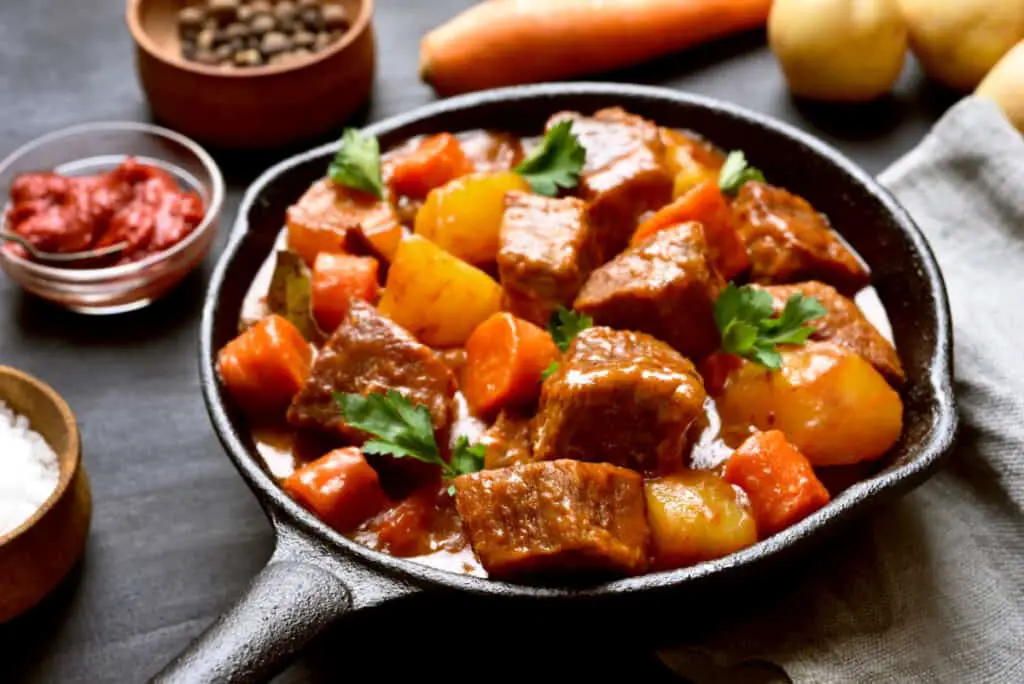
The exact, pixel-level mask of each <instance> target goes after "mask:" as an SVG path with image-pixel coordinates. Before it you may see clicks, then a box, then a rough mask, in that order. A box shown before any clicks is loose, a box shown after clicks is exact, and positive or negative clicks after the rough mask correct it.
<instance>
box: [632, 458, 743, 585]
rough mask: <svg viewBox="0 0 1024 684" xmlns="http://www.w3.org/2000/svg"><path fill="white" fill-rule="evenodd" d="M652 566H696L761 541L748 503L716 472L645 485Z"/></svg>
mask: <svg viewBox="0 0 1024 684" xmlns="http://www.w3.org/2000/svg"><path fill="white" fill-rule="evenodd" d="M644 494H645V495H646V498H647V522H648V524H649V525H650V528H651V541H652V548H653V552H654V564H655V566H656V567H658V568H661V569H667V568H678V567H683V566H685V565H693V564H694V563H699V562H701V561H705V560H711V559H713V558H720V557H722V556H727V555H729V554H730V553H733V552H735V551H739V550H740V549H742V548H745V547H747V546H750V545H751V544H753V543H754V542H756V541H757V526H756V524H755V522H754V518H753V516H752V515H751V513H750V511H749V509H748V507H747V504H746V501H745V500H744V499H742V498H741V495H740V494H739V493H738V492H737V491H736V489H735V488H733V486H732V485H730V484H729V483H728V482H726V481H725V480H723V479H722V478H720V477H718V475H715V474H714V473H712V472H708V471H700V470H691V471H687V472H683V473H678V474H675V475H670V476H668V477H662V478H658V479H648V480H646V481H644Z"/></svg>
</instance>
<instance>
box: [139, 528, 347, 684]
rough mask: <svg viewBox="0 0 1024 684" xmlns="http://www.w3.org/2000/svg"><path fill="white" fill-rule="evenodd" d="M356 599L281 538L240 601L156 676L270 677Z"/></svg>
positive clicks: (163, 679)
mask: <svg viewBox="0 0 1024 684" xmlns="http://www.w3.org/2000/svg"><path fill="white" fill-rule="evenodd" d="M351 605H352V600H351V597H350V595H349V591H348V589H347V587H346V586H345V585H344V584H343V583H342V581H341V580H340V579H339V578H338V577H337V576H336V575H335V574H333V573H332V572H329V571H328V570H326V569H324V568H323V567H321V566H319V565H315V564H313V563H310V562H307V561H303V560H297V559H295V558H294V554H293V553H292V551H291V549H290V548H288V545H282V544H280V543H279V544H278V546H277V548H276V549H275V551H274V555H273V556H271V558H270V561H269V562H268V563H267V565H266V567H264V568H263V570H261V571H260V573H259V574H258V575H257V576H256V577H255V578H254V579H253V581H252V583H251V584H250V585H249V588H248V589H247V590H246V592H245V593H244V594H243V595H242V596H241V597H240V598H239V599H238V601H237V602H236V603H235V605H234V606H232V607H231V608H229V609H228V610H227V611H226V612H225V613H224V614H222V615H221V616H220V617H219V618H217V620H216V621H215V622H214V623H213V624H212V625H210V626H209V627H208V628H207V629H206V631H204V632H203V633H202V634H200V635H199V637H198V638H196V640H195V641H193V642H192V643H191V644H190V645H189V646H188V648H186V649H185V650H184V651H183V652H182V653H181V654H180V655H178V657H176V658H175V659H174V660H173V661H171V662H170V663H169V664H168V665H167V666H166V667H164V669H163V670H161V671H160V672H159V673H158V674H157V675H156V676H155V677H154V678H153V679H151V680H150V681H151V682H154V683H155V684H172V683H173V684H179V683H185V682H187V683H188V684H198V683H201V682H202V683H205V682H232V683H241V682H263V681H267V680H269V679H270V678H271V677H273V676H274V675H275V674H277V673H278V672H279V671H280V670H282V669H283V668H284V667H285V666H286V665H287V664H288V663H289V662H290V661H291V660H292V658H293V657H294V656H295V655H296V654H297V653H298V651H299V650H300V649H301V648H302V647H303V646H304V645H305V644H306V643H308V642H309V641H310V640H311V639H312V638H313V637H315V636H316V635H317V634H319V633H320V632H322V631H323V630H324V629H325V628H326V627H328V626H329V625H330V624H331V623H333V622H334V621H336V620H337V619H338V618H340V617H341V616H342V615H344V614H345V613H346V612H347V611H348V610H349V608H350V607H351Z"/></svg>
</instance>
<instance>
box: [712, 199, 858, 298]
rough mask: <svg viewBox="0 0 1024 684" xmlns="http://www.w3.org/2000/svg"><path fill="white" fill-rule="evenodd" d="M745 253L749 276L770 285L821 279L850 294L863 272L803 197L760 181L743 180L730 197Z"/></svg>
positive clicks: (821, 217)
mask: <svg viewBox="0 0 1024 684" xmlns="http://www.w3.org/2000/svg"><path fill="white" fill-rule="evenodd" d="M732 208H733V217H734V219H735V221H736V228H737V230H739V232H740V236H741V237H742V238H743V241H744V242H745V243H746V245H747V251H748V252H749V254H750V262H751V269H750V279H751V280H752V281H754V282H756V283H763V284H765V285H772V284H776V283H792V282H797V281H801V280H821V281H824V282H826V283H828V284H830V285H833V286H834V287H835V288H836V289H838V290H839V291H840V292H842V293H843V294H847V295H853V294H856V292H857V291H858V290H860V289H861V288H863V287H864V286H866V285H867V284H868V273H867V271H866V270H865V269H864V266H863V265H861V263H860V261H859V260H858V259H857V257H856V256H855V255H854V254H853V252H851V251H850V250H849V249H847V247H846V245H844V244H843V243H842V241H841V240H840V239H839V236H838V235H837V234H836V233H835V232H834V231H833V230H832V228H831V227H830V226H829V225H828V221H827V220H826V219H825V217H824V216H822V215H821V214H819V213H818V212H816V211H815V210H814V207H812V206H811V205H810V204H809V203H808V202H807V200H805V199H803V198H802V197H798V196H797V195H794V194H792V193H790V192H788V191H786V190H783V189H782V188H776V187H773V186H771V185H767V184H765V183H757V182H750V183H746V184H745V185H744V186H743V188H742V189H741V190H740V192H739V194H738V195H737V196H736V200H735V201H734V202H733V207H732Z"/></svg>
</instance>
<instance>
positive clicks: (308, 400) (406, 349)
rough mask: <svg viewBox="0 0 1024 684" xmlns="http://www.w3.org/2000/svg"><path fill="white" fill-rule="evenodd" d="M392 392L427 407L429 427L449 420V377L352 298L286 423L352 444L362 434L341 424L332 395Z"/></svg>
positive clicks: (428, 354) (434, 359)
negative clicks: (322, 431) (331, 434)
mask: <svg viewBox="0 0 1024 684" xmlns="http://www.w3.org/2000/svg"><path fill="white" fill-rule="evenodd" d="M389 389H394V390H398V391H399V392H401V393H402V394H404V395H405V396H406V397H407V398H408V399H409V401H411V402H412V403H413V404H423V405H425V406H426V407H427V408H428V409H430V416H431V418H432V420H433V423H434V429H435V430H437V431H439V432H443V431H444V430H445V429H446V428H447V427H448V424H449V422H450V421H451V415H452V407H451V404H452V398H453V397H454V396H455V377H454V375H453V374H452V371H451V370H450V369H449V368H448V366H447V365H446V364H445V363H444V361H442V360H441V359H440V358H439V357H438V356H437V354H435V353H434V352H433V351H432V350H431V349H430V348H429V347H426V346H424V345H423V344H420V343H419V342H418V341H417V340H416V339H415V338H414V337H413V336H412V335H410V334H409V333H408V332H406V331H405V330H403V329H402V328H401V327H399V326H398V325H396V324H395V323H392V322H391V321H390V320H388V319H387V318H385V317H384V316H382V315H380V314H379V313H377V310H376V309H375V308H373V307H372V306H370V305H369V304H367V303H365V302H362V301H359V300H356V299H353V300H352V305H351V307H350V308H349V311H348V315H347V316H346V317H345V320H344V321H343V322H342V324H341V325H340V326H338V329H337V330H335V331H334V334H333V335H331V337H330V338H329V339H328V340H327V342H326V343H324V346H323V348H322V349H321V350H320V353H319V354H318V355H317V357H316V361H314V363H313V369H312V372H311V373H310V376H309V379H308V380H307V381H306V385H305V387H303V388H302V391H300V392H299V394H298V395H297V396H296V397H295V399H294V400H293V401H292V405H291V407H290V408H289V409H288V422H290V423H291V424H292V425H295V426H297V427H301V428H323V429H326V430H331V431H340V432H341V433H342V434H344V435H345V436H347V437H348V438H350V439H353V440H355V441H362V440H363V439H365V437H366V436H365V434H364V433H363V432H362V431H359V430H355V429H353V428H350V427H348V426H347V425H345V422H344V421H343V420H342V418H341V412H340V410H339V408H338V404H337V402H335V400H334V394H335V393H336V392H342V393H349V392H358V393H359V394H362V395H366V394H369V393H371V392H386V391H387V390H389Z"/></svg>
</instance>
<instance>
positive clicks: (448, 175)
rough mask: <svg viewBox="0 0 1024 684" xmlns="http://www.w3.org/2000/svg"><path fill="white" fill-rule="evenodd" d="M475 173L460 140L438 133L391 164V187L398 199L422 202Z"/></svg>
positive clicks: (389, 179)
mask: <svg viewBox="0 0 1024 684" xmlns="http://www.w3.org/2000/svg"><path fill="white" fill-rule="evenodd" d="M472 170H473V162H472V161H470V159H469V157H467V156H466V153H465V152H464V151H463V149H462V145H461V144H460V143H459V141H458V139H457V138H456V137H455V136H454V135H452V134H451V133H438V134H437V135H432V136H430V137H429V138H426V139H424V140H423V141H422V142H421V143H420V144H419V145H418V146H417V147H416V148H415V149H413V150H412V151H410V152H409V153H408V154H403V155H400V156H397V157H396V158H395V159H393V160H392V161H391V164H390V174H389V177H388V185H389V186H391V189H392V191H394V193H395V194H397V195H405V196H406V197H413V198H422V197H426V196H427V193H429V192H430V191H431V190H433V189H434V188H439V187H441V186H442V185H444V184H445V183H447V182H448V181H450V180H455V179H456V178H458V177H459V176H464V175H465V174H467V173H469V172H471V171H472Z"/></svg>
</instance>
